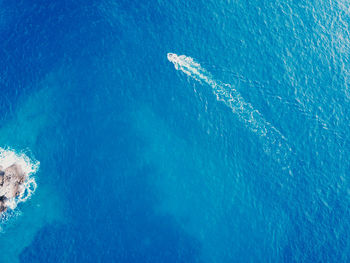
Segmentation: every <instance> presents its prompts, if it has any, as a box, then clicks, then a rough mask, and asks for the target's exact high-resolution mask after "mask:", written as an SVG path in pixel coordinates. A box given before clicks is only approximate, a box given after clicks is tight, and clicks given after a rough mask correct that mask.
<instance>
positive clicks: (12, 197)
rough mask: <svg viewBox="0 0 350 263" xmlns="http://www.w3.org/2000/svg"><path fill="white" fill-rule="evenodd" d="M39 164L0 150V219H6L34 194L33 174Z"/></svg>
mask: <svg viewBox="0 0 350 263" xmlns="http://www.w3.org/2000/svg"><path fill="white" fill-rule="evenodd" d="M39 164H40V163H39V162H38V161H36V160H34V159H33V158H30V157H28V156H27V155H26V154H25V153H23V152H19V153H18V152H16V151H15V150H13V149H3V148H0V218H1V222H3V221H4V220H6V219H7V217H8V215H9V213H11V212H13V211H14V210H15V209H16V207H17V205H18V204H19V203H22V202H26V201H27V200H28V199H29V198H30V197H31V196H32V195H33V193H34V192H35V190H36V188H37V184H36V181H35V178H34V174H35V173H36V172H37V171H38V169H39Z"/></svg>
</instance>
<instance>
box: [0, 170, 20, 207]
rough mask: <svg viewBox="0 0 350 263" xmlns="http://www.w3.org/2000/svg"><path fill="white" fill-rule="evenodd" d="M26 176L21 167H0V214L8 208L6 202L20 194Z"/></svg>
mask: <svg viewBox="0 0 350 263" xmlns="http://www.w3.org/2000/svg"><path fill="white" fill-rule="evenodd" d="M25 179H26V175H25V173H23V171H22V169H21V167H20V166H19V165H17V164H13V165H11V166H9V167H7V168H6V169H3V167H1V166H0V213H2V212H5V211H6V210H7V208H8V205H7V202H8V201H9V200H11V199H13V198H15V197H17V196H19V195H20V194H21V192H22V191H23V189H24V187H23V183H24V182H25Z"/></svg>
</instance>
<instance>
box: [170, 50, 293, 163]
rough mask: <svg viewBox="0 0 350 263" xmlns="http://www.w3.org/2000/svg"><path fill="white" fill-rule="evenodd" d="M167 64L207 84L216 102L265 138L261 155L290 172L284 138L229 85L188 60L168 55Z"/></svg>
mask: <svg viewBox="0 0 350 263" xmlns="http://www.w3.org/2000/svg"><path fill="white" fill-rule="evenodd" d="M167 57H168V60H169V61H170V62H172V63H173V64H174V66H175V69H176V70H181V71H182V72H183V73H185V74H186V75H187V76H189V77H191V78H192V79H194V80H197V81H199V82H203V83H206V84H208V85H209V86H210V87H211V88H212V90H213V93H214V95H215V96H216V97H217V100H218V101H222V102H223V103H225V105H226V106H228V107H229V108H231V110H232V111H233V112H234V113H235V114H236V116H237V117H238V119H239V120H240V121H241V122H242V123H244V125H245V126H246V127H247V128H248V129H249V130H251V131H252V132H254V133H257V134H258V135H259V136H260V138H264V140H263V145H264V151H265V152H267V153H268V154H269V155H271V156H273V158H274V159H275V160H277V161H278V162H279V163H282V164H283V165H284V167H285V168H289V166H290V163H289V161H287V159H289V155H290V154H291V152H292V149H291V148H290V147H289V145H288V143H287V140H286V138H285V137H284V136H283V135H282V133H281V132H280V131H279V130H277V129H276V128H275V127H274V126H273V125H271V124H270V123H269V122H268V121H266V120H265V119H264V117H263V116H262V114H261V113H260V112H259V111H257V110H256V109H254V107H253V106H252V105H251V104H250V103H248V102H246V101H245V100H244V99H243V97H242V96H241V94H240V93H239V92H238V91H237V90H236V89H235V88H234V87H232V86H231V85H229V84H225V83H221V82H220V81H216V80H214V78H213V77H212V76H211V74H210V73H209V72H207V71H206V70H205V69H203V68H202V67H201V65H200V64H199V63H197V62H195V61H194V60H193V58H191V57H187V56H185V55H180V56H178V55H176V54H174V53H168V55H167Z"/></svg>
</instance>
